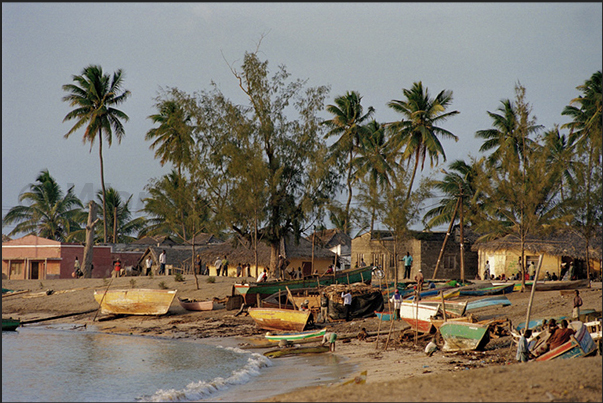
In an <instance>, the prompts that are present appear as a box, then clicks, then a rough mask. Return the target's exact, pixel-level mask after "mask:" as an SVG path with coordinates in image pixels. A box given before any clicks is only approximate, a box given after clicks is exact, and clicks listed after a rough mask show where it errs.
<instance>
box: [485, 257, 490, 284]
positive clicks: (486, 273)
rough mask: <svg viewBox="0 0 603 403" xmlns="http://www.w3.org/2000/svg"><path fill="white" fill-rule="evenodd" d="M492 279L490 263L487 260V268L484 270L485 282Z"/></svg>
mask: <svg viewBox="0 0 603 403" xmlns="http://www.w3.org/2000/svg"><path fill="white" fill-rule="evenodd" d="M488 279H490V261H489V260H486V266H485V268H484V280H488Z"/></svg>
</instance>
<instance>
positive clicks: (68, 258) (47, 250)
mask: <svg viewBox="0 0 603 403" xmlns="http://www.w3.org/2000/svg"><path fill="white" fill-rule="evenodd" d="M93 248H94V249H93V260H92V264H93V266H94V268H93V270H92V277H94V278H103V277H110V276H111V270H112V269H113V262H114V261H115V260H116V259H117V258H119V259H120V260H121V262H122V267H127V266H130V265H133V264H135V263H136V261H137V260H138V258H139V257H140V255H141V254H142V253H143V250H141V249H140V248H137V247H132V246H129V245H126V244H105V245H95V246H94V247H93ZM76 256H77V258H78V260H79V261H80V264H82V262H83V260H84V245H82V244H80V243H70V242H58V241H53V240H50V239H47V238H42V237H38V236H35V235H26V236H24V237H22V238H19V239H13V240H9V241H7V242H2V278H3V279H5V278H6V279H19V280H28V279H32V280H44V279H55V278H71V273H72V272H73V265H74V263H75V258H76Z"/></svg>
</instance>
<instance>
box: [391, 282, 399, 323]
mask: <svg viewBox="0 0 603 403" xmlns="http://www.w3.org/2000/svg"><path fill="white" fill-rule="evenodd" d="M389 300H390V302H393V303H394V319H396V320H397V319H400V306H401V305H402V296H401V295H400V291H399V290H398V289H397V288H396V291H395V292H394V295H392V297H391V298H390V299H389Z"/></svg>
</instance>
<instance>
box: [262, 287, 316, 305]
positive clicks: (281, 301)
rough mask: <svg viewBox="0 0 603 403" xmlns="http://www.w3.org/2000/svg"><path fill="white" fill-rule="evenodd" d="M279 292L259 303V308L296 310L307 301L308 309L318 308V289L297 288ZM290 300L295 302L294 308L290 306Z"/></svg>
mask: <svg viewBox="0 0 603 403" xmlns="http://www.w3.org/2000/svg"><path fill="white" fill-rule="evenodd" d="M290 292H291V295H289V292H288V291H287V290H286V289H285V290H280V291H277V292H275V293H274V294H271V295H269V296H268V297H266V298H264V299H263V300H261V302H260V307H261V308H282V309H298V308H299V306H301V305H302V303H304V301H305V300H308V307H309V308H310V309H312V308H320V294H319V289H318V288H316V287H313V288H297V289H293V290H290ZM291 299H293V301H294V302H295V306H294V305H293V304H292V302H291Z"/></svg>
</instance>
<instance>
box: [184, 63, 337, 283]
mask: <svg viewBox="0 0 603 403" xmlns="http://www.w3.org/2000/svg"><path fill="white" fill-rule="evenodd" d="M231 71H232V73H233V75H234V77H235V78H236V79H237V80H238V82H239V87H240V89H241V90H242V91H243V93H244V95H245V96H246V98H247V100H248V101H249V105H235V104H234V103H233V102H231V101H230V100H228V98H227V97H226V96H224V94H222V93H221V91H219V90H218V89H217V88H216V87H215V85H214V88H213V90H212V91H211V92H201V93H199V94H197V100H196V104H197V105H196V112H195V114H194V118H195V120H196V128H195V135H196V137H197V141H198V147H197V148H198V150H200V155H199V158H200V159H199V160H198V164H199V166H200V168H199V173H198V178H199V180H200V181H201V182H200V183H202V188H203V189H204V190H205V191H206V192H208V194H211V197H209V198H208V200H209V202H210V204H211V209H212V211H213V212H214V213H215V214H216V220H217V221H218V222H222V223H224V224H225V225H228V227H229V229H230V230H231V231H232V232H234V233H236V234H238V236H239V238H247V239H251V237H250V232H251V230H252V228H259V230H258V235H257V239H261V240H262V241H263V242H265V243H267V244H268V245H270V247H271V267H273V268H274V267H276V262H277V259H278V254H279V252H280V243H281V240H282V239H283V238H284V237H285V236H286V235H287V234H289V233H293V234H294V235H295V236H296V237H297V236H299V235H300V234H301V232H302V231H303V228H304V225H307V223H309V222H311V221H312V220H314V219H315V218H316V217H318V216H320V215H321V214H322V211H323V208H324V205H325V204H326V202H327V201H328V200H329V197H330V195H331V191H332V189H333V186H332V184H333V180H332V178H333V172H332V169H331V168H332V167H330V166H329V165H328V164H326V163H325V159H326V155H327V154H326V146H325V145H324V144H323V143H322V142H320V138H321V136H319V135H320V134H321V129H320V125H319V120H318V118H317V114H318V112H319V111H320V110H322V108H323V105H324V98H325V95H326V93H327V92H328V88H327V87H314V88H305V86H304V85H305V82H304V81H301V80H296V81H293V82H289V81H288V78H289V73H288V72H287V71H286V68H285V67H284V66H280V67H279V68H278V70H277V72H276V73H275V74H274V75H273V76H272V77H269V71H268V62H267V61H261V60H260V59H259V58H258V56H257V52H256V53H246V54H245V57H244V61H243V64H242V66H241V69H240V70H237V69H234V68H232V67H231ZM216 106H219V107H216ZM294 113H297V116H298V117H297V119H295V120H289V118H288V116H290V115H293V114H294ZM300 145H303V146H301V147H300ZM250 159H252V160H253V161H249V160H250ZM250 191H251V192H252V193H253V194H254V195H255V196H257V197H258V198H259V200H258V202H259V201H262V203H261V204H258V203H255V202H254V200H250V199H253V197H251V196H249V198H247V197H244V196H242V195H244V194H245V193H246V192H250ZM241 197H243V199H241ZM241 200H243V203H240V201H241ZM260 208H261V210H259V209H260ZM250 218H253V219H252V220H250ZM256 220H257V221H256ZM251 221H253V224H252V223H251ZM256 222H257V225H256V224H255V223H256ZM276 274H277V275H278V274H279V273H276Z"/></svg>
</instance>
